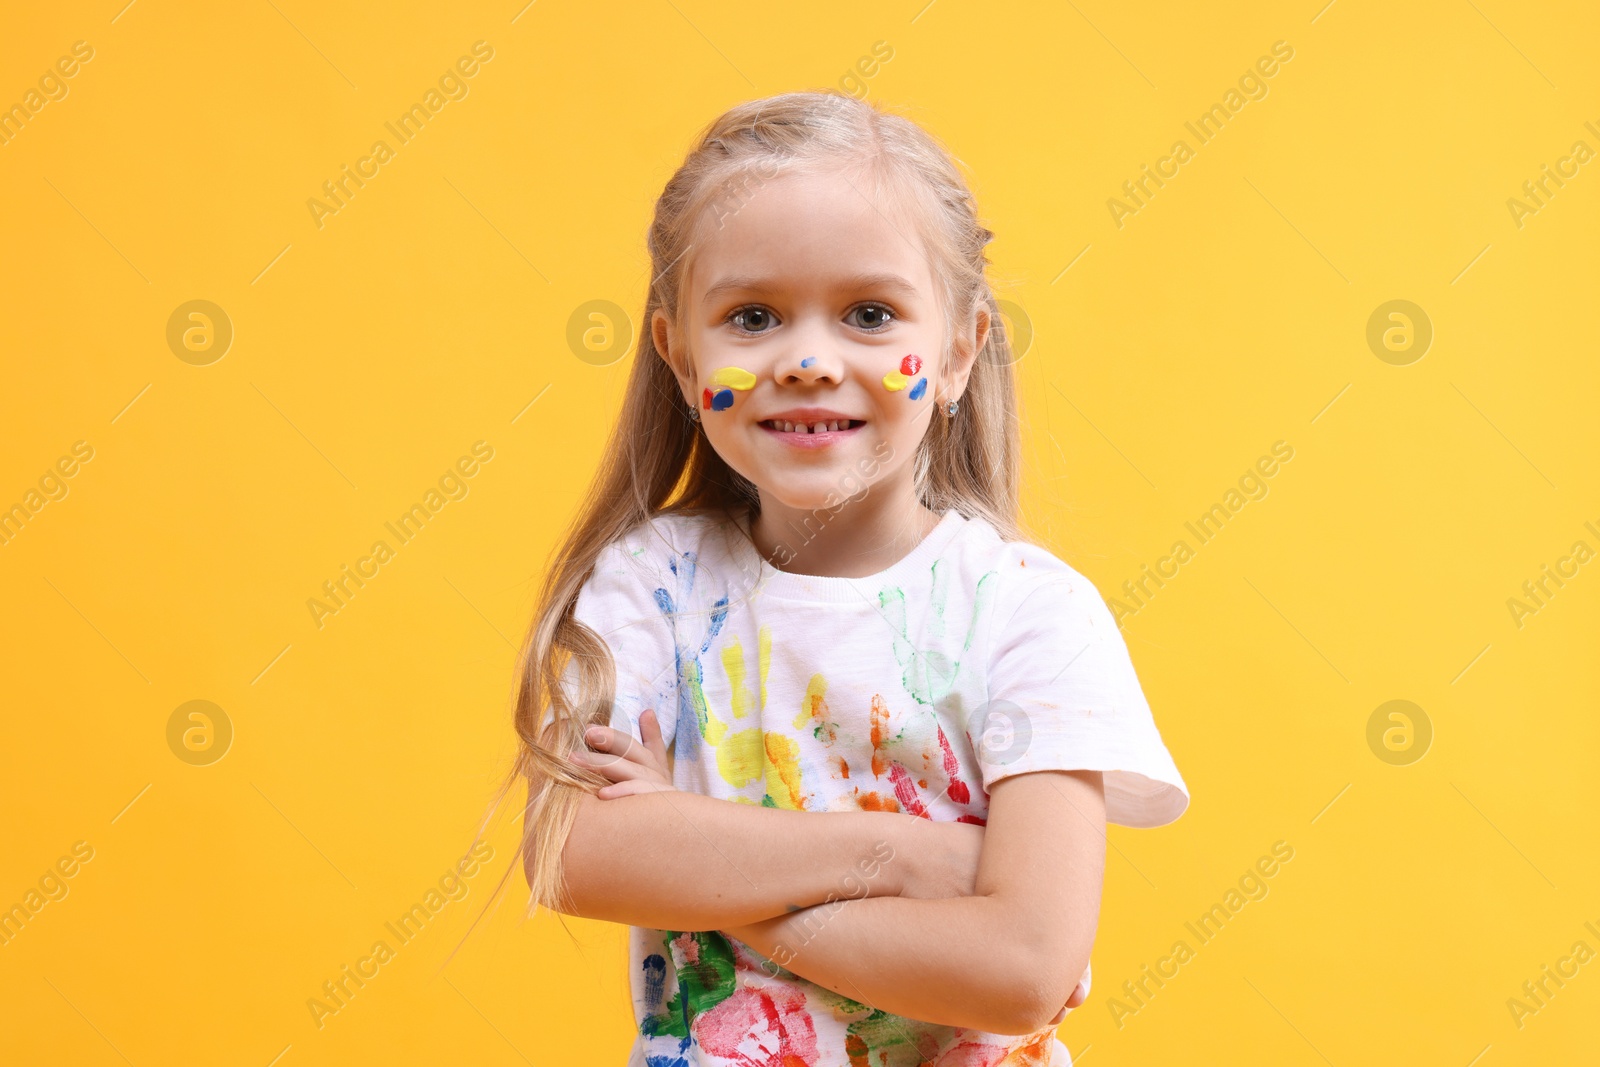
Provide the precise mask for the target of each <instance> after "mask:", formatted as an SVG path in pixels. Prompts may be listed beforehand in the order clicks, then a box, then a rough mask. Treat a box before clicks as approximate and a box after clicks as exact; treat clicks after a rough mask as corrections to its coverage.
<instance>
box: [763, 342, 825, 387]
mask: <svg viewBox="0 0 1600 1067" xmlns="http://www.w3.org/2000/svg"><path fill="white" fill-rule="evenodd" d="M777 377H778V382H779V384H781V385H811V384H812V383H814V382H819V381H823V380H828V381H834V382H837V381H838V380H839V368H838V360H836V359H834V358H833V357H831V356H828V355H825V354H822V353H819V352H817V351H815V350H812V351H809V352H807V351H800V352H794V353H791V354H790V355H788V356H785V357H784V359H783V360H782V361H781V362H780V363H779V364H778V368H777Z"/></svg>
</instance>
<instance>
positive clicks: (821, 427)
mask: <svg viewBox="0 0 1600 1067" xmlns="http://www.w3.org/2000/svg"><path fill="white" fill-rule="evenodd" d="M827 428H828V424H827V423H825V422H819V423H817V424H816V425H815V426H813V427H812V428H811V432H812V433H821V432H822V431H824V430H826V429H827Z"/></svg>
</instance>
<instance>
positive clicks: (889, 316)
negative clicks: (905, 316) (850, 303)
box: [850, 304, 894, 330]
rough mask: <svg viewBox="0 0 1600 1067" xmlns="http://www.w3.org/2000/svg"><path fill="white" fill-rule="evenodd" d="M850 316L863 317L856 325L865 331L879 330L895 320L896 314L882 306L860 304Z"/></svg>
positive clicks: (853, 309)
mask: <svg viewBox="0 0 1600 1067" xmlns="http://www.w3.org/2000/svg"><path fill="white" fill-rule="evenodd" d="M850 314H852V315H860V316H861V318H860V319H859V320H858V321H857V323H856V325H858V326H860V327H861V328H862V329H864V330H879V329H882V328H883V327H885V326H887V325H888V324H889V323H890V322H891V321H893V320H894V312H892V311H890V310H889V309H888V308H886V307H884V306H883V305H882V304H858V305H857V306H855V307H853V308H851V309H850Z"/></svg>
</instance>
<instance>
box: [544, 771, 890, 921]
mask: <svg viewBox="0 0 1600 1067" xmlns="http://www.w3.org/2000/svg"><path fill="white" fill-rule="evenodd" d="M915 821H916V820H912V819H908V818H906V817H904V816H900V815H896V814H894V813H890V812H871V811H851V812H804V811H789V810H785V809H780V808H766V807H759V806H756V805H753V804H738V803H733V802H731V801H726V800H718V799H715V798H713V797H706V796H701V795H699V794H696V793H687V792H661V793H646V794H640V795H637V796H629V797H622V798H619V799H615V800H601V799H599V798H598V797H595V796H593V795H592V794H589V793H584V794H582V795H581V796H580V798H579V806H578V815H577V818H576V819H575V820H574V822H573V827H572V832H571V834H570V835H569V836H568V838H567V843H566V847H565V849H564V851H563V858H564V862H565V868H566V882H567V889H568V892H569V893H570V895H571V897H572V903H573V908H572V913H573V914H577V915H580V916H582V917H584V918H590V919H604V920H607V921H610V922H617V923H627V924H630V925H633V926H646V927H653V928H656V929H662V930H716V929H723V928H726V927H729V926H738V925H741V924H745V923H753V922H758V921H760V920H764V919H770V918H773V917H775V916H782V915H785V914H788V913H791V912H798V911H800V910H802V909H804V908H807V907H809V906H811V905H814V904H821V903H823V902H824V901H826V900H828V899H829V898H830V896H832V897H864V896H876V895H893V894H898V893H900V892H902V891H903V889H904V888H905V886H906V885H907V879H908V877H909V876H910V875H911V874H912V873H913V872H914V871H915V870H916V864H917V858H916V852H917V850H916V849H913V848H910V847H907V845H908V844H909V841H908V839H907V833H908V831H914V830H915V829H916V828H915V827H911V826H909V825H908V824H910V823H913V822H915Z"/></svg>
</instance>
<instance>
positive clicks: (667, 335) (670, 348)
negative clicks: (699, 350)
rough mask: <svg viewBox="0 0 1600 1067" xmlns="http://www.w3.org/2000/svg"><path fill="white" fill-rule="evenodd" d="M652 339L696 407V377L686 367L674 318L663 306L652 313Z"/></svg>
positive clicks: (687, 398)
mask: <svg viewBox="0 0 1600 1067" xmlns="http://www.w3.org/2000/svg"><path fill="white" fill-rule="evenodd" d="M650 340H651V341H652V342H653V344H654V347H655V350H656V355H658V356H660V357H661V361H662V362H663V363H665V364H666V365H667V368H668V369H669V370H671V371H672V375H673V377H675V378H677V379H678V388H679V389H680V390H682V391H683V399H684V402H685V403H686V404H688V405H689V406H690V407H694V404H695V396H694V379H693V378H692V377H691V376H690V375H689V374H688V368H687V367H685V366H684V365H683V364H684V360H683V358H682V357H683V355H684V349H683V345H682V343H681V341H680V339H679V338H678V336H677V334H676V333H675V332H674V330H673V329H672V319H671V318H669V317H668V316H667V313H666V312H665V311H663V310H662V309H661V308H656V309H655V311H654V312H652V313H651V315H650Z"/></svg>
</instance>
